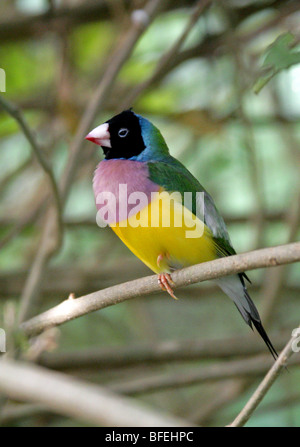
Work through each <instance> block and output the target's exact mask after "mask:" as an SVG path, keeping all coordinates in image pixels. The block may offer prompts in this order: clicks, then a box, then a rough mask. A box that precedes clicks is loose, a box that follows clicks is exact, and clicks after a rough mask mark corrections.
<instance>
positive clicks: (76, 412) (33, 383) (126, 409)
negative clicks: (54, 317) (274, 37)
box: [0, 359, 187, 427]
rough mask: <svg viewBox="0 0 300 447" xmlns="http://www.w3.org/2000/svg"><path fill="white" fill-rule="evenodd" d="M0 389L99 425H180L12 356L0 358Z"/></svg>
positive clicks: (16, 397)
mask: <svg viewBox="0 0 300 447" xmlns="http://www.w3.org/2000/svg"><path fill="white" fill-rule="evenodd" d="M0 391H1V392H2V393H3V394H4V395H6V396H8V397H10V398H12V399H16V400H23V401H28V402H33V403H37V404H42V405H45V406H47V407H48V408H49V409H50V410H52V411H54V412H55V413H59V414H64V415H67V416H70V417H73V418H76V419H79V420H84V421H88V422H92V423H94V424H97V425H103V426H119V427H120V426H121V427H122V426H123V427H126V426H127V427H128V426H131V427H133V426H139V427H145V426H150V427H151V426H169V427H172V426H181V425H187V422H186V421H184V420H182V419H177V418H175V417H174V418H173V417H171V416H170V417H169V416H167V415H165V414H162V413H159V412H158V410H157V409H155V412H154V411H153V410H149V409H148V408H147V407H145V406H142V405H141V404H138V403H136V402H134V401H133V400H130V399H126V398H123V397H120V396H117V395H115V394H113V393H111V392H109V391H107V390H105V389H103V388H101V387H98V386H96V385H90V384H88V383H86V382H83V381H80V380H76V379H74V378H69V377H68V376H66V375H64V374H62V373H57V372H49V371H47V370H46V369H45V368H42V367H38V366H33V365H30V364H27V363H23V362H16V361H13V360H8V359H5V360H0Z"/></svg>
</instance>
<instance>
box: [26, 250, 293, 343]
mask: <svg viewBox="0 0 300 447" xmlns="http://www.w3.org/2000/svg"><path fill="white" fill-rule="evenodd" d="M297 261H300V242H295V243H293V244H287V245H281V246H277V247H270V248H264V249H262V250H255V251H252V252H248V253H244V254H240V255H235V256H229V257H227V258H222V259H217V260H215V261H211V262H206V263H203V264H198V265H194V266H191V267H187V268H185V269H182V270H178V271H176V272H174V274H173V280H174V281H175V283H176V286H177V287H182V286H184V285H188V284H193V283H196V282H201V281H205V280H208V279H216V278H219V277H221V276H226V275H230V274H233V273H238V272H243V271H245V270H253V269H257V268H261V267H272V266H276V265H281V264H289V263H292V262H297ZM159 290H160V287H159V285H158V283H157V277H156V276H148V277H145V278H142V279H137V280H134V281H130V282H126V283H123V284H119V285H116V286H113V287H109V288H108V289H104V290H100V291H98V292H94V293H90V294H89V295H85V296H82V297H80V298H77V299H74V300H66V301H63V302H62V303H61V304H59V305H58V306H56V307H53V308H52V309H50V310H48V311H46V312H44V313H42V314H40V315H38V316H36V317H34V318H32V319H31V320H29V321H26V322H24V323H23V324H22V325H21V328H22V329H23V330H24V331H25V333H26V334H27V335H29V336H31V335H36V334H39V333H41V332H42V331H44V330H45V329H48V328H50V327H52V326H58V325H60V324H63V323H65V322H66V321H69V320H73V319H74V318H78V317H80V316H82V315H85V314H87V313H89V312H93V311H95V310H99V309H103V308H105V307H108V306H112V305H114V304H117V303H121V302H123V301H126V300H128V299H131V298H134V297H137V296H141V295H147V294H150V293H154V292H155V293H156V292H158V291H159Z"/></svg>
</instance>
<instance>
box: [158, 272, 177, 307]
mask: <svg viewBox="0 0 300 447" xmlns="http://www.w3.org/2000/svg"><path fill="white" fill-rule="evenodd" d="M158 284H159V285H160V288H161V289H162V290H163V291H167V292H168V294H169V295H171V297H172V298H174V300H177V299H178V298H177V297H176V296H175V295H174V292H173V289H172V287H171V285H170V284H172V285H174V284H175V283H174V281H173V280H172V278H171V275H170V274H169V273H160V274H159V275H158Z"/></svg>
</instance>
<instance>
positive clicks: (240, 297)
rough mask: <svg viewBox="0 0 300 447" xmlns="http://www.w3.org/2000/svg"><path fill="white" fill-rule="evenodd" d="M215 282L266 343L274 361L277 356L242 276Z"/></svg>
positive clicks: (226, 277) (227, 277)
mask: <svg viewBox="0 0 300 447" xmlns="http://www.w3.org/2000/svg"><path fill="white" fill-rule="evenodd" d="M215 282H216V283H217V284H218V286H219V287H220V288H221V289H222V290H223V291H224V292H225V293H226V295H228V296H229V298H231V299H232V300H233V301H234V304H235V305H236V307H237V309H238V311H239V312H240V314H241V315H242V317H243V319H244V320H245V322H246V323H247V324H248V325H249V326H250V328H251V329H253V326H254V327H255V329H256V330H257V332H258V333H259V335H260V336H261V338H262V339H263V340H264V342H265V343H266V345H267V347H268V349H269V351H270V352H271V354H272V356H273V358H274V360H276V358H277V357H278V354H277V352H276V350H275V348H274V346H273V345H272V343H271V340H270V339H269V337H268V335H267V333H266V331H265V329H264V327H263V325H262V322H261V319H260V316H259V313H258V310H257V308H256V306H255V304H254V303H253V301H252V299H251V298H250V295H249V293H248V291H247V288H246V285H245V282H244V277H243V275H242V274H239V275H232V276H225V277H223V278H219V279H217V280H215Z"/></svg>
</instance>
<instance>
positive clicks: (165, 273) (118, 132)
mask: <svg viewBox="0 0 300 447" xmlns="http://www.w3.org/2000/svg"><path fill="white" fill-rule="evenodd" d="M86 139H87V140H90V141H92V142H94V143H96V144H98V145H99V146H101V147H102V149H103V152H104V156H105V159H104V160H103V161H101V162H100V163H99V165H98V166H97V169H96V171H95V175H94V179H93V189H94V194H95V198H96V204H97V208H98V210H99V211H98V213H101V217H102V218H103V219H104V220H105V222H107V223H108V224H109V225H110V227H111V228H112V230H113V231H114V232H115V233H116V234H117V235H118V236H119V238H120V239H121V240H122V241H123V242H124V243H125V244H126V245H127V247H128V248H129V249H130V250H131V251H132V252H133V253H134V254H135V255H136V256H137V257H138V258H140V259H141V260H142V261H143V262H144V263H145V264H146V265H147V266H148V267H149V268H150V269H151V270H153V271H154V272H155V273H157V274H158V280H159V284H160V286H161V288H162V289H163V290H166V291H167V292H168V293H169V294H170V295H171V296H172V297H173V298H176V297H175V295H174V292H173V289H172V285H173V284H174V283H173V281H172V278H171V273H172V272H173V271H174V270H176V269H179V268H182V267H187V266H190V265H193V264H198V263H201V262H206V261H210V260H213V259H217V258H220V257H224V256H230V255H234V254H235V253H236V252H235V250H234V248H233V247H232V244H231V241H230V238H229V235H228V232H227V229H226V225H225V222H224V220H223V218H222V217H221V215H220V214H219V212H218V210H217V208H216V206H215V204H214V201H213V199H212V198H211V196H210V195H209V194H208V192H207V191H206V190H205V189H204V188H203V186H202V185H201V184H200V183H199V182H198V180H197V179H196V178H195V177H194V176H193V175H192V174H191V173H190V172H189V171H188V170H187V169H186V168H185V167H184V166H183V165H182V164H181V163H180V162H179V161H178V160H176V159H175V158H173V157H172V156H171V155H170V153H169V149H168V147H167V144H166V142H165V140H164V138H163V137H162V135H161V133H160V131H159V130H158V129H157V128H156V127H155V126H154V125H153V124H152V123H151V122H150V121H148V120H147V119H145V118H144V117H142V116H140V115H138V114H136V113H134V112H133V111H132V109H130V110H125V111H124V112H122V113H120V114H118V115H116V116H114V117H113V118H111V119H110V120H108V121H106V123H104V124H101V125H100V126H98V127H96V128H95V129H94V130H92V131H91V132H90V133H89V134H88V135H87V136H86ZM174 193H175V195H174ZM187 193H189V200H184V198H185V197H187ZM186 202H188V203H186ZM176 219H177V220H176ZM178 222H179V223H180V224H178ZM245 280H248V281H249V279H248V277H247V275H246V274H245V273H240V274H236V275H231V276H226V277H223V278H219V279H217V280H216V283H217V284H218V286H219V287H220V288H221V289H222V290H223V291H224V292H225V293H226V294H227V295H228V296H229V297H230V298H231V299H232V300H233V302H234V304H235V305H236V307H237V309H238V310H239V312H240V313H241V315H242V317H243V319H244V320H245V322H246V323H247V324H248V325H249V326H250V327H251V328H252V325H253V326H254V327H255V328H256V330H257V331H258V333H259V334H260V336H261V337H262V338H263V340H264V342H265V343H266V345H267V347H268V348H269V350H270V352H271V354H272V355H273V357H274V358H276V357H277V353H276V350H275V348H274V347H273V345H272V343H271V341H270V339H269V337H268V335H267V333H266V332H265V330H264V328H263V326H262V323H261V319H260V316H259V313H258V311H257V309H256V306H255V304H254V303H253V301H252V300H251V298H250V296H249V294H248V292H247V288H246V285H245Z"/></svg>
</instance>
